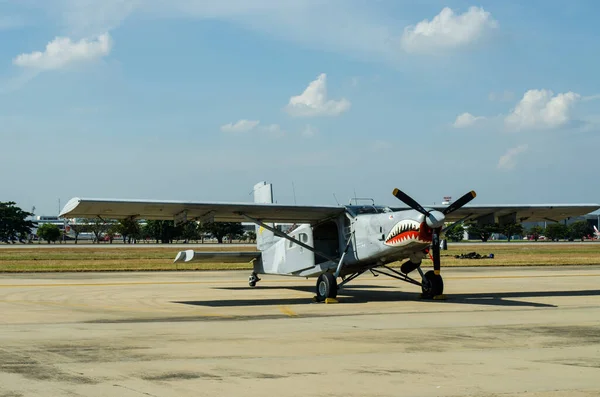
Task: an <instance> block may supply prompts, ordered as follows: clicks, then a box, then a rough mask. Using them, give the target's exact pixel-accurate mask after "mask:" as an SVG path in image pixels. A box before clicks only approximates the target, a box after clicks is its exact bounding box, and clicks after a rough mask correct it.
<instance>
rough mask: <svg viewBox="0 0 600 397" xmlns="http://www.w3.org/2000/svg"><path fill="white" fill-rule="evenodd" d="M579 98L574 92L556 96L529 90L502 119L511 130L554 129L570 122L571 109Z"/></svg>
mask: <svg viewBox="0 0 600 397" xmlns="http://www.w3.org/2000/svg"><path fill="white" fill-rule="evenodd" d="M580 98H581V95H579V94H576V93H574V92H571V91H569V92H566V93H561V94H556V95H554V93H553V92H552V91H550V90H529V91H527V92H526V93H525V95H523V98H522V99H521V100H520V101H519V103H518V104H517V106H515V108H514V109H512V111H511V112H510V114H509V115H508V116H506V117H505V118H504V122H505V125H506V126H507V127H509V128H511V129H515V130H520V129H524V128H555V127H560V126H562V125H565V124H567V123H568V122H569V121H570V120H571V114H570V113H571V109H572V108H573V106H574V104H575V103H576V102H577V101H578V100H579V99H580Z"/></svg>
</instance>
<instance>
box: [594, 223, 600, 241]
mask: <svg viewBox="0 0 600 397" xmlns="http://www.w3.org/2000/svg"><path fill="white" fill-rule="evenodd" d="M594 237H596V238H597V239H600V231H599V230H598V228H597V227H596V225H594Z"/></svg>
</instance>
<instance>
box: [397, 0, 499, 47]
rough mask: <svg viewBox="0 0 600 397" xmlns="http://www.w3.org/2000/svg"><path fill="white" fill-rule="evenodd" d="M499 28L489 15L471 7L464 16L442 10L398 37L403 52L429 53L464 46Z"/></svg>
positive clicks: (446, 8) (447, 9) (445, 9)
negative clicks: (488, 31)
mask: <svg viewBox="0 0 600 397" xmlns="http://www.w3.org/2000/svg"><path fill="white" fill-rule="evenodd" d="M497 26H498V22H497V21H495V20H494V19H493V18H492V17H491V15H490V13H489V12H487V11H484V9H483V8H479V7H470V8H469V10H468V11H466V12H465V13H463V14H460V15H458V14H455V13H454V11H453V10H452V9H450V8H448V7H445V8H444V9H443V10H442V11H441V12H440V13H439V14H438V15H436V16H435V17H434V18H433V19H432V20H431V21H428V20H427V19H424V20H422V21H421V22H419V23H417V24H416V25H414V26H412V25H411V26H407V27H406V28H405V29H404V34H403V35H402V37H401V44H402V48H403V49H404V50H405V51H407V52H431V51H436V50H441V49H451V48H457V47H462V46H466V45H469V44H472V43H474V42H475V41H477V40H478V39H479V38H481V37H482V36H483V35H484V34H485V33H486V31H487V30H490V29H494V28H496V27H497Z"/></svg>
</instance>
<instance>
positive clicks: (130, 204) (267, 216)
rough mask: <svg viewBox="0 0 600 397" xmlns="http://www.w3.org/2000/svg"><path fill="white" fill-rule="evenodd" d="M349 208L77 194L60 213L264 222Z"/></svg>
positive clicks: (315, 217) (306, 218) (311, 219)
mask: <svg viewBox="0 0 600 397" xmlns="http://www.w3.org/2000/svg"><path fill="white" fill-rule="evenodd" d="M344 211H345V208H344V207H342V206H339V207H336V206H302V205H280V204H254V203H197V202H185V201H159V200H112V199H87V198H78V197H75V198H73V199H71V200H69V202H68V203H67V204H66V205H65V206H64V208H63V210H62V211H61V213H60V214H59V217H62V218H94V217H100V218H103V219H125V218H130V217H132V218H139V219H146V220H159V219H162V220H177V219H181V218H183V219H187V220H199V221H203V222H246V221H248V218H246V217H245V216H244V215H246V216H249V217H251V218H254V219H259V220H261V221H263V222H278V223H310V224H315V223H318V222H320V221H323V220H325V219H328V218H331V217H335V216H337V215H339V214H341V213H343V212H344Z"/></svg>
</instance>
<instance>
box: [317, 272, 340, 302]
mask: <svg viewBox="0 0 600 397" xmlns="http://www.w3.org/2000/svg"><path fill="white" fill-rule="evenodd" d="M337 291H338V285H337V280H336V278H335V276H334V275H333V274H331V273H323V274H321V275H320V276H319V278H318V279H317V296H316V300H317V302H323V301H324V300H325V299H327V298H331V299H335V297H336V296H337Z"/></svg>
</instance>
